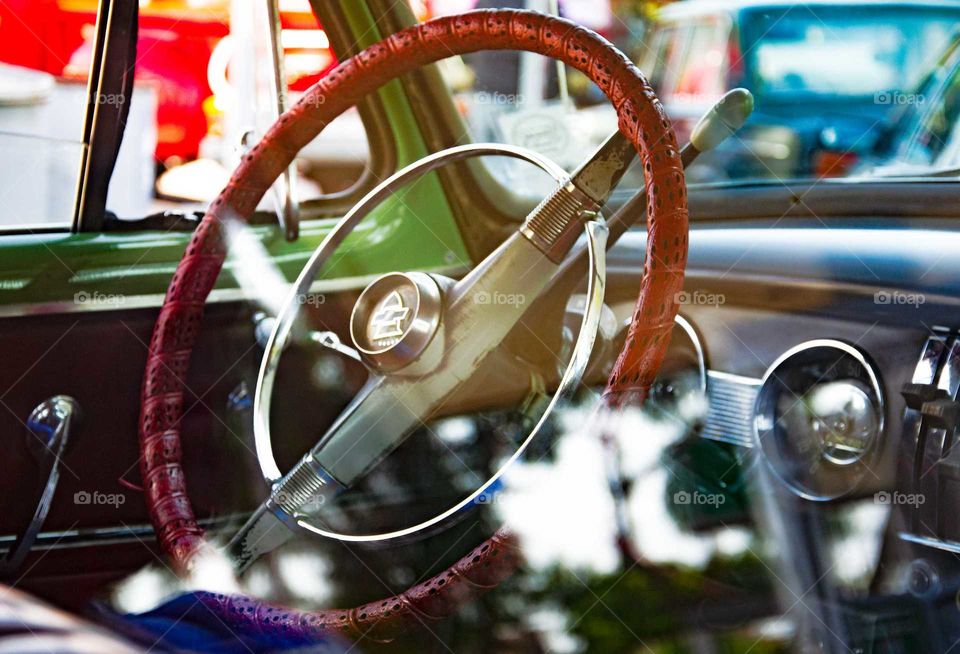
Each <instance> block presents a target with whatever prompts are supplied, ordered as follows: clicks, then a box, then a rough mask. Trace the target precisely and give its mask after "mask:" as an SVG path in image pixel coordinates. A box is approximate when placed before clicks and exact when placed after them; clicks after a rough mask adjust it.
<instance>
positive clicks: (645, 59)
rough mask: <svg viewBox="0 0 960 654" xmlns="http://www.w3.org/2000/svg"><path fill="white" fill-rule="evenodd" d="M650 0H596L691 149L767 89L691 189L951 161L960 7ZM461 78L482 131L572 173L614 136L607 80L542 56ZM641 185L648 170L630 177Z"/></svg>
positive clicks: (526, 183)
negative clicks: (948, 85)
mask: <svg viewBox="0 0 960 654" xmlns="http://www.w3.org/2000/svg"><path fill="white" fill-rule="evenodd" d="M470 4H471V5H472V6H477V7H482V6H486V5H487V4H489V3H487V2H485V1H484V0H480V1H479V2H477V3H470ZM513 4H516V5H518V6H519V5H523V6H525V7H527V8H531V9H540V10H547V9H549V8H550V7H549V6H547V5H548V4H549V3H544V2H538V1H537V0H526V1H523V0H514V2H513ZM541 5H543V6H541ZM582 5H585V3H583V2H576V1H573V0H570V1H568V2H560V3H559V10H560V13H561V14H563V15H567V16H573V14H574V13H576V12H578V11H580V9H581V8H582ZM641 5H643V6H647V7H649V6H650V5H649V4H647V5H644V3H629V2H607V1H605V0H598V1H597V2H592V3H590V7H591V8H592V9H591V11H590V12H589V14H588V15H589V16H590V18H591V21H592V22H591V24H590V25H589V27H591V28H592V29H595V30H597V31H598V32H600V33H601V34H602V35H603V36H605V37H607V38H608V39H610V40H612V41H614V43H615V44H616V45H617V46H618V47H619V48H620V49H621V50H623V51H624V52H625V53H627V54H628V55H629V56H630V57H631V58H632V59H633V60H634V61H635V62H636V63H637V65H638V66H639V67H640V69H641V70H642V71H643V72H644V74H645V75H647V77H648V78H649V79H650V80H651V83H652V84H653V85H654V88H655V89H656V91H657V94H658V96H659V97H660V98H661V100H662V101H663V103H664V106H665V107H666V109H667V113H668V114H669V116H670V118H671V119H672V120H673V124H674V128H675V129H676V132H677V136H678V138H679V140H680V142H681V143H684V142H685V141H686V140H687V139H688V138H689V135H690V130H691V129H692V128H693V125H695V124H696V122H697V120H698V119H699V118H700V117H701V116H702V115H703V114H704V113H705V112H706V111H707V110H708V109H709V108H710V106H711V105H712V104H713V103H715V102H716V101H717V100H719V99H720V97H722V96H723V94H724V93H726V92H727V91H729V90H731V89H733V88H736V87H741V86H742V87H745V88H747V89H748V90H749V91H750V92H751V93H753V95H754V97H755V105H756V107H755V111H754V113H753V115H752V116H751V118H750V120H749V121H748V122H747V124H746V126H745V127H744V128H743V129H742V130H741V131H740V132H739V133H738V134H736V135H735V136H733V137H732V138H730V139H728V141H727V142H725V143H723V144H722V145H721V146H720V147H719V148H718V149H717V150H716V151H714V152H710V153H707V154H705V155H704V156H702V157H701V158H700V159H698V161H697V164H696V165H695V166H693V167H691V168H690V170H689V171H688V175H687V176H688V182H690V183H694V184H696V183H715V182H723V183H730V182H738V183H742V182H752V181H756V180H767V181H770V180H772V181H777V180H798V179H800V180H802V179H824V178H833V177H850V176H863V175H887V174H900V173H902V172H903V171H904V170H905V168H904V167H903V166H902V165H901V164H902V163H903V161H904V157H905V156H906V153H908V152H909V153H910V156H909V158H908V160H909V162H910V164H911V167H910V169H909V172H910V174H912V175H921V176H922V175H926V174H932V172H933V171H934V169H935V168H939V169H942V168H943V166H944V162H943V161H942V155H941V150H943V149H944V148H945V144H946V142H947V141H948V139H949V136H950V135H951V134H952V133H953V132H954V130H953V127H954V123H955V118H956V116H955V112H953V111H951V104H950V103H949V99H950V97H952V96H951V95H944V94H941V93H940V91H941V89H940V87H939V86H936V85H935V84H933V83H931V82H930V80H931V79H932V78H934V77H937V75H939V77H938V78H937V79H939V83H940V85H941V86H942V84H943V77H944V76H945V75H946V74H947V73H946V72H945V71H943V70H940V72H939V73H936V71H937V70H938V69H942V68H943V66H944V60H945V57H946V55H945V52H947V51H948V50H949V49H950V48H951V46H952V44H953V43H954V41H955V40H956V39H957V38H958V36H957V34H958V33H957V29H958V26H960V3H958V2H944V1H943V0H836V1H827V0H820V1H817V2H810V3H803V4H800V3H787V2H784V1H782V0H769V1H763V0H746V1H744V2H732V1H727V0H681V1H679V2H671V3H666V4H663V5H662V6H660V7H658V8H657V9H656V10H655V11H653V12H644V11H640V10H639V9H638V7H639V6H641ZM436 6H438V7H439V6H440V3H437V5H436ZM577 15H578V17H579V14H577ZM464 64H465V65H464ZM447 72H448V79H449V80H450V81H451V85H452V86H453V88H454V90H455V92H456V95H457V98H458V103H457V104H458V107H459V108H460V109H461V111H462V112H463V114H464V117H465V118H466V120H467V122H468V124H469V125H470V127H471V131H472V133H473V137H474V139H476V140H499V141H504V142H508V143H512V144H514V145H519V146H524V147H528V148H531V149H533V150H536V151H538V152H540V153H541V154H543V155H545V156H547V157H550V158H551V159H553V160H554V161H556V162H557V163H559V164H560V165H561V166H566V167H569V166H571V165H574V164H575V162H576V161H577V160H578V159H579V156H580V154H581V153H582V152H583V151H585V150H586V149H589V148H593V147H596V146H598V145H599V144H600V143H601V142H602V141H603V140H604V139H605V138H606V137H607V136H608V135H609V134H610V133H611V132H612V131H613V130H614V129H616V116H615V113H614V111H613V109H612V108H611V107H610V105H609V103H608V102H607V101H606V99H605V98H603V97H602V94H600V93H599V90H598V89H596V87H594V86H593V85H592V84H590V83H589V82H587V81H586V79H585V78H584V77H583V76H582V75H581V74H580V73H578V72H576V71H574V70H572V69H570V68H567V69H566V70H565V71H558V69H557V67H556V65H555V64H553V63H548V62H547V61H546V60H544V59H542V58H540V57H538V56H537V55H529V54H517V53H481V54H478V55H470V56H468V57H465V58H464V61H462V62H457V64H456V66H450V67H448V68H447ZM561 76H562V77H561ZM944 102H947V103H948V104H947V105H944V104H943V103H944ZM921 126H922V128H921ZM955 149H956V150H960V145H958V147H957V148H955ZM947 150H949V148H947ZM950 151H953V150H950ZM937 159H940V160H937ZM491 168H492V170H494V172H495V173H496V174H497V175H498V176H500V177H501V178H502V179H503V181H504V183H505V185H506V186H508V187H509V188H513V189H517V188H521V189H524V188H529V189H532V190H534V191H537V190H540V188H539V187H540V185H542V184H544V183H545V182H544V181H543V180H540V178H539V177H538V176H537V175H538V174H537V173H536V172H535V171H532V170H529V166H526V165H525V164H520V163H496V164H493V165H492V166H491ZM640 183H642V175H641V174H640V171H639V170H635V171H634V172H633V174H632V175H628V176H627V177H626V178H625V180H624V185H625V186H631V187H636V186H637V185H639V184H640Z"/></svg>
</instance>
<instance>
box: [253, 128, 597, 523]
mask: <svg viewBox="0 0 960 654" xmlns="http://www.w3.org/2000/svg"><path fill="white" fill-rule="evenodd" d="M484 155H499V156H507V157H511V158H515V159H520V160H524V161H527V162H529V163H533V164H534V165H536V166H538V167H539V168H540V169H541V170H543V171H545V172H546V173H548V174H549V175H551V177H553V178H554V180H555V181H557V182H558V183H565V182H566V181H567V179H568V176H567V173H566V172H565V171H564V170H563V169H561V168H560V167H559V166H557V165H556V164H554V163H553V162H551V161H550V160H548V159H546V158H544V157H541V156H540V155H537V154H536V153H534V152H532V151H530V150H527V149H524V148H519V147H514V146H506V145H501V144H470V145H464V146H458V147H454V148H450V149H447V150H444V151H442V152H438V153H436V154H433V155H430V156H428V157H426V158H424V159H421V160H420V161H417V162H416V163H414V164H412V165H410V166H407V167H406V168H404V169H402V170H400V171H398V172H397V173H395V174H394V175H392V176H391V177H389V178H388V179H386V180H384V181H383V182H381V183H380V184H379V185H377V186H376V187H375V188H374V189H372V190H371V191H370V192H369V193H367V195H366V196H364V198H363V199H362V200H361V201H360V202H359V203H358V204H357V205H356V206H354V207H353V208H352V209H351V210H350V212H349V213H347V215H345V216H344V217H343V218H342V219H341V220H340V222H339V223H337V225H336V227H334V229H333V230H332V231H331V232H330V233H329V234H328V235H327V236H326V238H325V239H324V240H323V242H322V243H321V244H320V246H319V247H318V248H317V249H316V250H315V251H314V253H313V255H312V256H311V258H310V260H309V261H308V262H307V264H306V266H305V267H304V269H303V271H301V273H300V275H299V277H298V278H297V281H296V282H295V283H294V285H293V287H292V288H291V290H290V293H289V294H288V297H287V299H286V301H285V302H284V304H283V307H282V309H281V311H280V314H279V316H278V317H277V319H276V321H275V324H274V327H273V330H272V332H271V334H270V337H269V339H268V341H267V344H266V349H265V353H264V358H263V362H262V364H261V367H260V373H259V376H258V379H257V387H256V390H255V393H254V405H253V408H254V417H253V420H254V440H255V444H256V454H257V459H258V462H259V465H260V469H261V472H262V474H263V477H264V479H265V481H266V482H267V483H268V484H270V485H271V488H272V490H273V491H276V490H277V488H278V485H279V482H280V480H281V479H282V478H283V477H284V475H283V473H281V472H280V469H279V467H278V466H277V463H276V459H275V457H274V452H273V446H272V439H271V434H270V408H271V398H272V394H273V389H274V383H275V378H276V373H277V369H278V366H279V362H280V358H281V356H282V353H283V350H284V349H285V347H286V345H287V344H288V342H289V340H290V337H291V334H292V331H293V327H294V324H295V323H296V318H297V316H298V314H299V307H300V306H301V303H300V302H299V301H298V299H299V298H300V297H302V296H303V295H304V294H306V293H309V292H310V288H311V285H312V284H313V281H314V277H315V276H316V275H317V273H318V272H319V271H320V270H321V268H322V267H323V265H324V264H325V263H326V262H327V261H328V260H329V258H330V257H331V256H332V255H333V253H334V252H335V251H336V249H337V248H338V247H339V246H340V245H341V244H342V243H343V241H344V240H345V239H346V237H347V236H348V235H349V234H350V233H351V232H352V231H353V229H354V228H356V226H357V225H358V224H359V223H360V221H361V220H362V219H363V218H364V217H366V216H368V215H369V214H370V213H371V211H373V209H374V208H376V207H377V206H378V205H379V204H380V203H381V202H383V201H384V200H386V199H387V198H388V197H389V196H391V195H392V194H393V193H394V192H396V191H397V190H398V189H399V188H401V187H402V186H404V185H406V184H409V183H410V182H413V181H415V180H416V179H418V178H420V177H422V176H423V175H426V174H427V173H429V172H432V171H434V170H437V169H438V168H440V167H442V166H444V165H446V164H449V163H453V162H456V161H462V160H465V159H470V158H474V157H478V156H484ZM585 231H586V236H587V251H588V260H589V276H588V290H587V297H588V300H587V309H586V311H585V312H584V316H583V320H582V323H581V328H580V334H579V336H578V338H577V341H576V343H575V345H574V348H573V353H572V355H571V358H570V362H569V363H568V365H567V367H566V370H565V371H564V374H563V376H562V378H561V381H560V384H559V386H558V388H557V391H556V392H555V393H554V395H553V397H552V398H551V401H550V402H549V404H548V406H547V408H546V409H545V411H544V413H543V415H542V416H541V418H540V420H539V421H538V422H537V424H536V425H535V426H534V428H533V429H532V430H531V432H530V433H529V434H528V435H527V436H526V438H525V439H524V440H523V441H522V442H521V443H520V445H519V446H518V448H517V450H516V451H515V452H514V454H513V455H512V456H511V457H510V458H509V459H508V460H507V461H506V462H505V463H504V464H503V465H501V466H500V468H499V469H498V470H497V471H496V472H495V473H494V475H493V476H492V477H490V478H489V479H488V480H487V481H486V482H485V483H484V484H483V485H482V486H480V487H479V488H478V489H477V490H476V491H474V492H473V493H472V494H470V495H469V496H467V497H466V498H464V499H463V500H461V501H460V502H458V503H457V504H456V505H454V506H452V507H450V508H449V509H447V510H446V511H444V512H442V513H440V514H439V515H436V516H434V517H433V518H431V519H429V520H427V521H424V522H421V523H419V524H416V525H413V526H411V527H408V528H405V529H400V530H395V531H390V532H384V533H378V534H366V535H350V534H342V533H337V532H333V531H330V530H328V529H324V528H322V527H320V526H318V525H316V524H314V523H313V522H311V519H310V517H309V516H308V515H305V514H303V513H296V514H295V515H291V511H290V510H289V507H288V508H287V509H285V508H284V506H283V504H284V502H283V498H277V499H273V497H272V496H273V493H272V494H271V498H272V499H271V500H269V501H268V503H267V504H271V503H272V504H274V505H275V509H276V510H275V511H274V513H275V515H276V516H277V517H278V518H280V519H281V520H282V521H283V522H284V523H285V524H287V525H288V526H290V527H295V528H299V529H302V530H304V531H307V532H310V533H314V534H318V535H321V536H326V537H329V538H333V539H336V540H341V541H348V542H373V541H383V540H390V539H395V538H401V537H405V536H410V535H412V534H415V533H417V532H420V531H422V530H425V529H428V528H430V527H433V526H435V525H437V524H438V523H441V522H443V521H444V520H446V519H447V518H449V517H450V516H452V515H453V514H455V513H457V512H459V511H461V510H462V509H463V508H465V507H466V506H468V505H469V504H471V503H473V502H474V501H475V500H476V498H478V497H479V496H481V495H483V494H484V493H485V492H486V491H488V489H489V488H490V486H491V485H492V484H494V483H495V482H496V481H497V480H499V479H500V477H501V476H502V475H503V474H504V472H505V471H506V469H507V468H508V467H509V466H510V465H511V464H512V463H513V462H514V461H515V460H516V459H517V458H519V457H520V455H521V454H522V453H523V452H524V450H525V449H526V447H527V446H528V445H529V443H530V442H531V441H532V440H533V438H534V437H535V436H536V435H537V434H538V433H539V431H540V429H541V428H542V426H543V425H544V423H545V422H546V420H547V418H548V417H549V415H550V413H551V412H552V411H553V409H554V408H555V406H556V405H557V403H558V402H559V401H560V400H562V399H564V398H566V397H569V396H570V395H572V393H573V392H574V391H575V390H576V387H577V386H578V384H579V381H580V378H581V377H582V375H583V373H584V371H585V370H586V367H587V364H588V363H589V359H590V354H591V351H592V349H593V343H594V340H595V338H596V333H597V329H598V326H599V321H600V314H601V308H602V306H603V296H604V290H605V283H606V282H605V280H606V265H605V263H606V256H605V255H606V241H607V228H606V225H605V224H604V223H603V220H602V219H601V218H600V217H599V216H597V217H596V219H594V220H592V221H590V222H588V223H587V224H586V227H585ZM394 275H400V273H388V275H385V276H382V277H380V278H378V279H377V280H375V281H374V282H373V284H371V285H370V287H368V289H369V288H372V287H373V286H374V285H376V284H378V283H379V282H381V280H383V279H385V278H387V277H391V276H394ZM358 306H360V305H359V304H358ZM356 311H357V309H355V313H356ZM352 324H353V320H351V325H352ZM406 336H407V334H406V333H404V334H403V335H402V336H400V340H403V339H405V338H406ZM354 337H355V342H356V336H355V335H354ZM361 341H362V339H361ZM418 347H420V346H418ZM364 349H367V350H369V351H367V352H362V354H361V355H362V356H363V359H364V362H365V363H366V364H367V366H368V367H369V368H370V369H371V370H372V371H373V372H374V373H376V372H378V371H379V370H384V371H387V370H392V369H393V368H392V366H390V365H389V363H388V365H387V366H386V367H383V366H379V365H375V364H372V363H371V361H370V359H371V355H374V356H376V355H382V354H383V352H388V351H389V348H383V352H380V351H378V349H379V348H364ZM415 349H416V348H415ZM420 349H422V347H420ZM305 463H306V465H309V461H306V462H304V461H302V462H301V463H300V464H298V466H303V465H305ZM311 472H312V473H313V474H314V475H317V474H322V473H321V472H320V471H319V470H313V471H311ZM288 476H291V477H296V476H297V475H296V474H295V473H294V474H292V475H291V473H288ZM314 486H315V487H314ZM340 488H342V487H340V486H339V484H338V483H337V482H336V481H335V480H333V479H329V480H328V483H324V484H319V485H317V484H312V485H311V488H309V489H303V490H304V492H310V493H313V494H315V495H325V494H326V495H332V494H334V493H336V492H338V490H339V489H340ZM289 492H290V489H288V490H287V493H289ZM295 492H297V491H295ZM281 494H282V493H281Z"/></svg>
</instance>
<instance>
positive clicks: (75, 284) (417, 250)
mask: <svg viewBox="0 0 960 654" xmlns="http://www.w3.org/2000/svg"><path fill="white" fill-rule="evenodd" d="M347 7H348V8H347V9H346V13H347V15H348V21H349V23H350V27H351V30H352V31H353V33H354V35H356V38H357V41H358V43H360V44H362V45H364V46H366V45H369V44H370V43H374V42H376V41H377V40H378V39H379V38H380V34H379V32H378V30H377V28H376V25H375V22H374V20H373V16H371V15H370V13H369V11H368V10H367V7H366V5H365V4H364V3H361V2H355V3H354V2H351V3H347ZM379 93H380V97H381V100H382V104H383V107H384V109H385V111H386V115H387V119H388V121H389V123H390V126H391V128H392V131H393V134H394V138H395V148H396V153H397V159H398V164H399V165H400V166H403V165H406V164H408V163H411V162H413V161H416V160H417V159H419V158H421V157H423V156H424V155H426V154H427V150H426V147H425V145H424V142H423V139H422V137H421V135H420V132H419V130H418V128H417V124H416V121H415V119H414V117H413V113H412V112H411V110H410V106H409V103H408V100H407V98H406V96H405V94H404V92H403V89H402V86H401V85H400V84H399V83H396V82H394V83H391V84H388V85H387V86H385V87H384V88H383V89H381V90H380V91H379ZM335 224H336V220H333V219H325V220H315V221H308V222H304V223H303V225H302V226H301V236H300V239H299V240H298V241H297V242H295V243H288V242H287V241H286V240H284V238H283V237H282V236H281V234H280V232H279V230H278V229H277V228H276V227H272V226H269V227H267V226H265V227H254V228H248V229H249V233H250V234H252V235H253V236H254V239H253V240H254V241H256V242H259V243H261V244H262V245H263V252H264V253H265V255H266V256H264V257H260V260H261V262H260V265H263V263H264V261H265V260H266V257H267V256H268V257H269V259H270V261H272V263H273V264H274V265H275V266H276V267H277V268H278V269H279V270H280V272H281V273H282V275H283V276H284V277H285V278H286V279H287V280H291V281H292V280H293V279H294V278H295V277H296V275H297V274H298V273H299V272H300V269H301V268H302V267H303V265H304V264H305V263H306V261H307V259H308V258H309V256H310V254H311V253H312V252H313V250H314V249H315V248H316V247H317V246H318V245H319V244H320V242H321V241H322V240H323V238H324V237H325V236H326V235H327V234H328V233H329V231H330V230H331V229H332V228H333V226H334V225H335ZM189 239H190V234H189V233H184V232H157V231H151V232H129V233H104V234H94V233H82V234H70V233H68V232H63V233H45V234H34V235H7V236H0V307H9V306H11V305H35V304H47V305H62V304H64V303H66V305H67V306H68V307H69V305H70V303H79V304H82V303H86V302H98V303H101V304H109V303H110V302H111V301H114V302H116V303H117V305H118V307H121V308H122V305H123V300H124V298H126V297H129V296H152V295H161V294H163V293H164V292H165V291H166V288H167V285H168V283H169V281H170V278H171V277H172V275H173V272H174V269H175V268H176V265H177V262H178V261H179V260H180V257H181V256H182V254H183V251H184V249H185V247H186V245H187V243H188V241H189ZM251 259H254V258H253V257H251ZM237 265H245V266H247V268H248V269H251V270H256V268H255V265H256V264H255V262H254V261H243V262H241V261H238V260H237V259H236V258H235V257H231V259H229V260H228V262H227V263H226V265H225V267H224V272H223V273H222V274H221V275H220V278H219V280H218V282H217V288H219V289H226V288H236V287H237V279H236V276H235V275H234V274H233V270H234V268H235V267H236V266H237ZM468 265H469V256H468V254H467V251H466V248H465V247H464V244H463V241H462V239H461V237H460V234H459V232H458V230H457V227H456V222H455V220H454V217H453V215H452V213H451V210H450V206H449V204H448V202H447V200H446V198H445V196H444V194H443V190H442V187H441V185H440V182H439V180H438V179H437V177H436V176H435V175H429V176H427V177H425V178H423V179H422V180H420V181H418V182H417V183H415V184H413V185H411V186H410V187H409V188H407V189H404V190H402V191H401V192H400V193H398V194H397V195H396V196H394V197H393V198H390V199H389V200H387V201H386V202H384V203H383V205H381V206H380V207H379V208H378V209H377V210H376V211H375V212H374V213H373V214H372V215H371V216H370V217H368V218H367V219H366V220H365V221H364V223H363V224H362V225H361V226H360V227H358V228H357V230H356V231H355V233H354V234H353V235H351V237H350V238H349V239H348V240H347V241H346V242H345V243H344V244H343V246H341V248H340V249H339V250H338V252H337V253H336V254H335V256H334V261H332V265H330V266H328V268H327V269H326V270H325V271H324V273H323V274H322V275H321V278H327V279H329V278H339V277H355V276H367V275H372V274H376V273H381V272H389V271H392V270H424V271H431V270H450V269H452V268H466V267H467V266H468ZM254 274H255V273H254Z"/></svg>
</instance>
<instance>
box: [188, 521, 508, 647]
mask: <svg viewBox="0 0 960 654" xmlns="http://www.w3.org/2000/svg"><path fill="white" fill-rule="evenodd" d="M519 562H520V553H519V549H518V547H517V543H516V542H515V539H514V537H513V536H511V535H510V534H508V533H507V532H506V531H503V530H501V531H498V532H497V533H496V534H494V535H493V536H492V537H491V538H490V539H489V540H487V541H486V542H484V543H483V544H482V545H480V546H479V547H477V548H476V549H474V550H473V551H472V552H470V553H469V554H467V555H466V556H465V557H463V558H462V559H460V560H459V561H457V562H456V563H455V564H454V565H452V566H450V568H448V569H447V570H445V571H444V572H442V573H440V574H438V575H436V576H435V577H431V578H430V579H428V580H427V581H425V582H423V583H420V584H417V585H416V586H411V587H410V588H409V589H407V591H406V592H403V593H401V594H399V595H395V596H393V597H389V598H387V599H382V600H378V601H376V602H370V603H369V604H364V605H363V606H358V607H356V608H353V609H330V610H326V611H297V610H294V609H290V608H287V607H284V606H277V605H273V604H267V603H265V602H261V601H259V600H255V599H251V598H249V597H243V596H241V595H223V594H214V593H198V597H199V599H200V602H201V603H202V604H203V605H204V606H205V607H206V608H207V609H209V610H210V611H212V612H213V613H214V614H215V615H216V616H217V617H219V618H220V619H221V620H223V622H224V624H226V625H227V626H228V627H230V628H231V629H233V630H234V631H236V632H237V633H255V634H258V635H273V636H276V637H278V638H279V639H281V640H282V641H283V642H289V641H290V640H297V639H302V640H303V641H304V642H310V641H312V640H314V639H316V638H318V637H320V636H322V635H324V634H330V633H340V634H342V635H344V636H347V637H349V638H354V639H356V638H365V639H368V640H375V641H381V642H384V641H388V640H391V639H393V638H394V637H395V636H397V635H398V634H399V633H401V632H402V631H404V630H405V629H408V628H409V627H411V626H416V625H418V624H426V625H429V624H430V623H431V622H436V621H438V620H442V619H443V618H446V617H447V616H449V615H450V614H452V613H453V612H454V611H456V610H457V609H458V608H459V607H460V606H462V604H463V603H464V602H465V601H467V600H468V599H470V598H471V597H473V596H475V595H476V594H477V593H480V592H483V591H485V590H489V589H490V588H494V587H495V586H496V585H497V584H499V583H500V582H501V581H503V580H504V579H506V578H507V577H508V576H510V574H511V573H512V572H513V570H514V568H515V567H516V566H517V565H518V564H519Z"/></svg>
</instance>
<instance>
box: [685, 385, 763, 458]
mask: <svg viewBox="0 0 960 654" xmlns="http://www.w3.org/2000/svg"><path fill="white" fill-rule="evenodd" d="M760 384H761V381H760V380H759V379H754V378H752V377H744V376H742V375H734V374H732V373H729V372H722V371H719V370H708V371H707V401H708V403H709V406H708V408H707V419H706V421H705V422H704V425H703V430H702V431H701V432H700V433H701V436H703V438H708V439H710V440H714V441H719V442H721V443H730V444H732V445H737V446H739V447H747V448H752V447H753V446H754V439H753V422H754V405H755V404H756V400H757V394H758V392H759V389H760Z"/></svg>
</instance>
